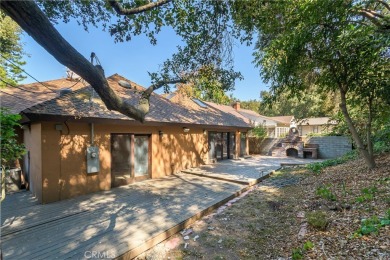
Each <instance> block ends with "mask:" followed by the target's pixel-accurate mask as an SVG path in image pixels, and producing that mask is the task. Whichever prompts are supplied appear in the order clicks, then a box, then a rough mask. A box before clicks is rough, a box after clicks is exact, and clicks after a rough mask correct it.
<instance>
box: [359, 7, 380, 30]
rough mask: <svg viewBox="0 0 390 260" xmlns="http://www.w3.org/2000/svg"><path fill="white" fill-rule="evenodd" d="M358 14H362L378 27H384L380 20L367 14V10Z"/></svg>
mask: <svg viewBox="0 0 390 260" xmlns="http://www.w3.org/2000/svg"><path fill="white" fill-rule="evenodd" d="M358 13H360V14H361V15H362V16H364V17H366V18H367V19H368V20H370V21H371V22H372V23H373V24H375V25H376V26H378V27H381V26H382V23H381V22H379V20H378V19H377V18H376V17H375V16H374V15H373V14H372V13H370V12H367V11H365V10H359V11H358Z"/></svg>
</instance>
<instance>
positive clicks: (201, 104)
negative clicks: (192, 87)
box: [192, 98, 207, 108]
mask: <svg viewBox="0 0 390 260" xmlns="http://www.w3.org/2000/svg"><path fill="white" fill-rule="evenodd" d="M192 101H194V102H195V103H196V104H197V105H198V106H200V107H203V108H206V107H207V105H206V104H205V103H203V102H202V101H200V100H199V99H197V98H193V99H192Z"/></svg>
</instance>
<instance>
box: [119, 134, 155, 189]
mask: <svg viewBox="0 0 390 260" xmlns="http://www.w3.org/2000/svg"><path fill="white" fill-rule="evenodd" d="M149 158H150V157H149V136H148V135H134V134H111V186H112V187H118V186H122V185H127V184H129V183H132V182H134V181H138V180H143V179H147V178H149V176H150V174H149V164H150V162H149Z"/></svg>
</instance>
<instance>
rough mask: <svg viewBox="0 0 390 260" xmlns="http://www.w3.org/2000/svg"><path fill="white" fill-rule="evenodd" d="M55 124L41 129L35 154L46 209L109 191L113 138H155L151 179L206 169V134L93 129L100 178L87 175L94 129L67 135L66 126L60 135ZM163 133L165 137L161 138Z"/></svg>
mask: <svg viewBox="0 0 390 260" xmlns="http://www.w3.org/2000/svg"><path fill="white" fill-rule="evenodd" d="M55 124H56V123H53V122H44V123H42V124H41V125H42V128H41V142H40V144H36V146H35V148H34V149H36V150H39V148H41V149H42V159H41V161H42V165H41V172H42V175H41V176H42V180H41V183H42V185H41V186H42V203H49V202H53V201H57V200H62V199H67V198H72V197H75V196H79V195H82V194H87V193H91V192H96V191H100V190H109V189H110V188H111V152H110V149H111V134H112V133H134V134H150V135H151V137H150V139H149V140H150V142H151V146H150V147H151V151H150V154H151V165H150V167H151V177H152V178H160V177H163V176H167V175H170V174H172V173H177V172H179V171H180V170H182V169H186V168H189V167H195V166H199V165H200V164H205V163H207V158H208V145H207V134H204V132H203V129H202V128H191V129H190V132H189V133H184V132H183V128H182V127H179V126H177V127H172V126H170V127H167V126H165V127H145V126H127V125H107V124H106V125H105V124H95V126H94V140H95V146H98V147H99V159H100V171H99V173H96V174H87V170H86V149H87V147H88V146H89V145H90V125H89V124H87V123H68V126H69V133H68V129H67V127H66V125H65V124H63V123H62V129H63V130H62V131H58V130H56V129H55ZM58 124H61V123H58ZM159 131H162V132H163V133H164V134H163V135H161V136H160V135H159ZM37 134H38V132H37ZM32 161H33V159H32ZM34 161H35V160H34ZM34 171H36V172H39V169H38V168H37V167H36V170H34ZM37 181H38V182H39V180H37ZM34 182H35V180H34Z"/></svg>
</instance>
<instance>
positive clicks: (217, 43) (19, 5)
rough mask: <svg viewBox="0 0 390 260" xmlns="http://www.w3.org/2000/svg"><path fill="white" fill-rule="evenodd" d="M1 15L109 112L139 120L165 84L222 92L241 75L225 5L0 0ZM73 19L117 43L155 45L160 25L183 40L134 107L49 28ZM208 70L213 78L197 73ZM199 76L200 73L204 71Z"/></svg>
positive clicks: (168, 1)
mask: <svg viewBox="0 0 390 260" xmlns="http://www.w3.org/2000/svg"><path fill="white" fill-rule="evenodd" d="M0 6H1V9H2V10H3V11H5V12H6V13H7V14H8V15H9V16H10V17H11V18H12V19H13V20H14V21H16V22H17V23H18V24H19V25H20V27H21V28H22V29H23V30H24V31H26V32H27V33H28V34H30V35H31V36H32V37H33V38H34V40H36V41H37V42H38V43H39V44H40V45H41V46H42V47H44V48H45V49H46V50H47V51H48V52H49V53H50V54H52V55H53V56H54V57H55V58H56V59H57V60H58V61H59V62H60V63H62V64H63V65H65V66H67V67H68V68H70V69H71V70H73V71H74V72H76V73H77V74H78V75H80V76H81V77H82V78H83V79H85V80H86V81H87V82H88V83H90V84H91V86H92V87H93V88H94V89H95V90H96V92H97V93H98V94H99V96H100V97H101V98H102V100H103V102H104V103H105V105H106V106H107V108H108V109H110V110H116V111H119V112H121V113H123V114H125V115H127V116H129V117H132V118H134V119H137V120H139V121H144V118H145V115H146V114H147V113H148V111H149V96H150V94H151V93H152V92H153V91H154V90H156V89H158V88H161V87H165V88H168V87H169V84H174V83H183V82H187V81H190V80H192V79H193V78H205V77H206V78H207V77H212V78H209V81H211V80H218V82H219V84H220V87H221V88H222V89H231V88H232V87H233V84H234V81H235V79H237V78H239V77H240V76H241V75H240V74H239V73H237V72H235V71H234V70H233V60H232V56H231V49H232V39H233V37H234V36H237V35H238V32H239V31H238V30H236V28H235V25H234V24H233V23H232V22H231V14H230V13H231V9H230V4H229V2H228V1H172V0H160V1H155V2H150V1H142V0H141V1H138V0H137V1H123V2H122V1H121V2H120V1H103V0H100V1H35V2H34V1H1V4H0ZM70 19H76V20H77V21H78V23H79V24H80V25H82V26H84V28H85V29H86V30H87V29H88V27H89V26H102V27H103V29H106V30H107V31H108V32H109V33H110V34H111V35H112V36H113V38H114V39H115V40H116V41H128V40H131V39H132V37H133V36H136V35H139V34H144V35H147V36H148V37H149V39H150V42H151V43H152V44H156V43H157V40H156V37H155V36H156V34H157V33H159V32H160V30H161V28H162V27H164V26H169V27H171V28H173V29H174V31H175V32H176V34H177V35H178V36H179V37H181V39H182V41H183V45H182V46H178V47H177V52H176V53H175V54H174V55H173V56H172V57H171V58H169V59H167V60H166V62H164V64H162V66H161V70H160V71H159V72H153V73H150V76H151V85H150V86H149V87H148V89H147V90H146V91H144V93H143V95H142V98H141V99H140V101H139V104H138V106H133V105H131V104H129V103H127V102H126V100H124V99H122V98H120V97H118V96H117V95H116V93H115V92H114V91H113V90H112V89H110V87H109V86H108V83H107V81H106V79H105V77H104V74H103V73H102V69H101V68H97V67H95V66H93V65H92V64H91V63H90V62H89V61H88V60H87V59H86V58H84V57H83V56H82V55H81V54H80V53H78V52H77V50H75V49H74V48H73V47H72V46H71V45H70V44H69V43H68V42H67V41H66V40H65V39H64V38H63V37H62V36H61V35H60V34H59V33H58V32H57V31H56V29H55V28H54V26H53V23H57V22H59V21H63V22H68V21H69V20H70ZM204 67H207V68H209V69H211V70H212V71H213V73H209V72H207V73H205V74H202V70H201V69H202V68H204ZM203 71H204V70H203Z"/></svg>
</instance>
